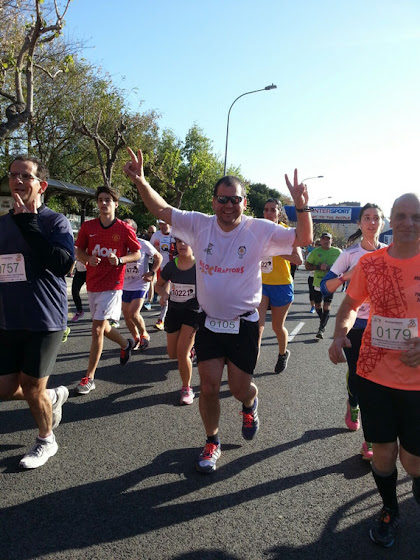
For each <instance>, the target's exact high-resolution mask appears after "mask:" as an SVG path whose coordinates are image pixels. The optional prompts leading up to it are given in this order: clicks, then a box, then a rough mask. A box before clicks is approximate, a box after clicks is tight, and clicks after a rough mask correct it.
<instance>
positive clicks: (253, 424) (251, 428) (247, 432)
mask: <svg viewBox="0 0 420 560" xmlns="http://www.w3.org/2000/svg"><path fill="white" fill-rule="evenodd" d="M241 414H242V417H243V418H242V436H243V438H244V439H248V440H249V439H252V438H253V437H254V436H255V434H256V433H257V432H258V430H259V429H260V420H259V418H258V398H257V397H255V401H254V406H253V407H252V410H251V412H244V411H243V410H242V412H241Z"/></svg>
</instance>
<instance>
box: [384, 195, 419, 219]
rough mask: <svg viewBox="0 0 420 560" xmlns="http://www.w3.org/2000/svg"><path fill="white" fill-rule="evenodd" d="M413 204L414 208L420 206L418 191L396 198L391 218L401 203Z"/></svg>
mask: <svg viewBox="0 0 420 560" xmlns="http://www.w3.org/2000/svg"><path fill="white" fill-rule="evenodd" d="M411 204H412V205H413V206H414V208H417V209H418V207H419V206H420V198H419V195H418V194H417V193H406V194H402V195H401V196H399V197H398V198H397V199H395V201H394V204H393V205H392V209H391V219H392V216H393V215H394V213H395V210H396V209H398V208H399V207H400V206H401V205H411Z"/></svg>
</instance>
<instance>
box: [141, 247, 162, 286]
mask: <svg viewBox="0 0 420 560" xmlns="http://www.w3.org/2000/svg"><path fill="white" fill-rule="evenodd" d="M162 261H163V257H162V255H161V254H160V253H155V254H154V255H153V266H152V269H151V270H149V272H146V273H145V274H143V276H142V278H143V280H146V282H152V280H153V278H154V276H155V274H156V272H157V271H158V270H159V268H160V265H161V264H162Z"/></svg>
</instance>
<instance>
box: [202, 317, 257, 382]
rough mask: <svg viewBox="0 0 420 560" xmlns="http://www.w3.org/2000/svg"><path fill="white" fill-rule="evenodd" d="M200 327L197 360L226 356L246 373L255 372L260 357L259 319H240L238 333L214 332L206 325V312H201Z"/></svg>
mask: <svg viewBox="0 0 420 560" xmlns="http://www.w3.org/2000/svg"><path fill="white" fill-rule="evenodd" d="M199 316H200V323H199V324H200V328H199V330H198V332H197V334H196V335H195V350H196V352H197V362H204V361H205V360H212V359H214V358H226V359H228V360H230V361H231V362H232V363H233V364H234V365H235V366H236V367H237V368H239V369H240V370H242V371H244V372H245V373H249V374H251V375H252V374H253V373H254V369H255V365H256V363H257V357H258V333H259V329H258V321H247V320H246V319H241V320H240V327H239V333H238V334H225V333H214V332H212V331H210V330H209V329H207V328H206V327H205V326H204V321H205V318H206V315H205V313H200V314H199Z"/></svg>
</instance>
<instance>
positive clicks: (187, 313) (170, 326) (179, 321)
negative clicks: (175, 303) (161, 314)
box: [165, 308, 199, 333]
mask: <svg viewBox="0 0 420 560" xmlns="http://www.w3.org/2000/svg"><path fill="white" fill-rule="evenodd" d="M198 316H199V313H197V311H191V310H190V309H174V308H169V309H168V311H167V313H166V317H165V331H166V332H167V333H174V332H177V331H179V330H181V327H182V325H188V326H189V327H193V328H194V329H198Z"/></svg>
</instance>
